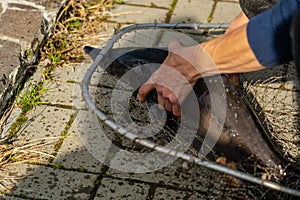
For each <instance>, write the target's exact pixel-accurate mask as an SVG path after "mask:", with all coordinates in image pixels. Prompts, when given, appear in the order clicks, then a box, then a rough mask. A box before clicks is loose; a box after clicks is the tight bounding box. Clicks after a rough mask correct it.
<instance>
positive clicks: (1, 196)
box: [0, 194, 28, 200]
mask: <svg viewBox="0 0 300 200" xmlns="http://www.w3.org/2000/svg"><path fill="white" fill-rule="evenodd" d="M0 199H3V200H24V199H28V198H19V197H14V196H8V195H5V194H0Z"/></svg>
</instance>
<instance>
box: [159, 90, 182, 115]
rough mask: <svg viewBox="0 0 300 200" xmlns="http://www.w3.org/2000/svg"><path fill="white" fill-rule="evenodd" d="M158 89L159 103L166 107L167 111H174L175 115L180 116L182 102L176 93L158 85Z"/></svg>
mask: <svg viewBox="0 0 300 200" xmlns="http://www.w3.org/2000/svg"><path fill="white" fill-rule="evenodd" d="M156 89H157V99H158V104H159V105H160V106H162V107H164V108H165V109H166V110H167V111H169V112H171V113H173V115H174V116H176V117H180V116H181V110H180V103H179V101H178V99H177V97H176V95H175V94H174V93H173V92H171V91H170V90H169V89H168V88H166V87H163V86H161V85H158V86H157V87H156Z"/></svg>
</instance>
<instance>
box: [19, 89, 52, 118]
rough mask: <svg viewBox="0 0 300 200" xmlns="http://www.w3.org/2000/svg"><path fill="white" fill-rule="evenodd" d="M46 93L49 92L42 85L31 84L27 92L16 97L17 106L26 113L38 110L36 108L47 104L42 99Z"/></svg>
mask: <svg viewBox="0 0 300 200" xmlns="http://www.w3.org/2000/svg"><path fill="white" fill-rule="evenodd" d="M19 90H20V89H19ZM46 91H48V90H47V89H46V88H44V87H43V84H42V83H40V84H38V85H36V86H34V85H33V84H30V85H29V86H28V87H27V88H26V89H25V91H23V92H18V93H19V95H18V96H17V97H16V105H17V106H18V107H20V108H21V109H22V111H23V112H24V113H26V112H28V111H29V110H31V109H33V108H36V106H38V105H41V104H45V103H46V102H42V101H41V97H42V95H43V94H44V93H45V92H46Z"/></svg>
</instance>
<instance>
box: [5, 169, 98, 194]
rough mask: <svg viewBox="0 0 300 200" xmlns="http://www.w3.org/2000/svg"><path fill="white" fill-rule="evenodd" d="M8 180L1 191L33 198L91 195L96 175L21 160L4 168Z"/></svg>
mask: <svg viewBox="0 0 300 200" xmlns="http://www.w3.org/2000/svg"><path fill="white" fill-rule="evenodd" d="M1 174H2V175H4V176H5V177H7V178H11V179H9V180H6V181H3V182H2V183H3V184H4V186H6V188H10V189H9V190H8V189H4V188H3V187H1V188H0V190H1V191H2V192H5V193H7V194H11V195H22V196H25V197H29V198H34V199H83V200H85V199H89V198H90V194H91V192H92V190H93V188H94V181H95V180H96V178H97V175H94V174H88V173H80V172H76V171H66V170H58V169H53V168H49V167H45V166H38V165H29V164H18V165H12V166H10V167H8V168H5V169H4V171H3V172H1Z"/></svg>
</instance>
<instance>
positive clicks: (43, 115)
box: [21, 106, 74, 139]
mask: <svg viewBox="0 0 300 200" xmlns="http://www.w3.org/2000/svg"><path fill="white" fill-rule="evenodd" d="M72 114H74V111H73V110H68V109H62V108H57V107H50V106H38V107H37V108H36V109H34V110H31V111H29V113H27V114H26V116H27V117H28V119H29V121H28V125H27V126H26V128H25V129H24V130H23V131H22V134H21V136H23V137H24V136H27V139H38V138H44V137H57V136H60V134H61V133H62V132H63V130H64V129H65V127H66V124H67V122H68V121H69V120H70V116H71V115H72Z"/></svg>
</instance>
